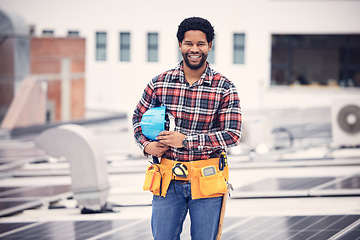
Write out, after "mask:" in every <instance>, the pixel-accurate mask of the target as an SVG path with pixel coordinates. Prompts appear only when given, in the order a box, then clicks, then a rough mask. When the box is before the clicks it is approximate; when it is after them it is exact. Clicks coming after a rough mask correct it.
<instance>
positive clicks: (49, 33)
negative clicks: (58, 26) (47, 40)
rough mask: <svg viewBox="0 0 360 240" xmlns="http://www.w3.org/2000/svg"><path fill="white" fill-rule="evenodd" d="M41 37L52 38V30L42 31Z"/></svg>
mask: <svg viewBox="0 0 360 240" xmlns="http://www.w3.org/2000/svg"><path fill="white" fill-rule="evenodd" d="M42 35H43V36H44V37H53V36H54V30H43V31H42Z"/></svg>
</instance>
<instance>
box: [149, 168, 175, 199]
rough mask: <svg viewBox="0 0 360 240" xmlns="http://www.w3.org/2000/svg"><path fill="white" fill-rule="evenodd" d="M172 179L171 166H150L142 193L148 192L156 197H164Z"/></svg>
mask: <svg viewBox="0 0 360 240" xmlns="http://www.w3.org/2000/svg"><path fill="white" fill-rule="evenodd" d="M171 177H172V171H171V166H166V165H162V164H152V165H150V166H148V168H147V170H146V175H145V181H144V185H143V190H144V191H150V192H152V193H153V194H154V195H157V196H163V197H165V196H166V192H167V189H168V187H169V185H170V182H171Z"/></svg>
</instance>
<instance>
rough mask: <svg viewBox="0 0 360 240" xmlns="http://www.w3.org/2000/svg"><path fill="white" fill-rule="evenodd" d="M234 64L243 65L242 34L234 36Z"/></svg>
mask: <svg viewBox="0 0 360 240" xmlns="http://www.w3.org/2000/svg"><path fill="white" fill-rule="evenodd" d="M234 63H235V64H244V63H245V34H243V33H235V34H234Z"/></svg>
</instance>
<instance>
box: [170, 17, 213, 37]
mask: <svg viewBox="0 0 360 240" xmlns="http://www.w3.org/2000/svg"><path fill="white" fill-rule="evenodd" d="M190 30H199V31H202V32H203V33H205V35H206V40H207V41H208V43H210V42H212V41H213V40H214V36H215V33H214V27H213V26H211V23H210V22H209V21H208V20H206V19H204V18H201V17H190V18H186V19H184V20H183V21H182V22H181V23H180V25H179V27H178V31H177V34H176V37H177V39H178V41H179V42H182V41H183V40H184V36H185V33H186V32H187V31H190Z"/></svg>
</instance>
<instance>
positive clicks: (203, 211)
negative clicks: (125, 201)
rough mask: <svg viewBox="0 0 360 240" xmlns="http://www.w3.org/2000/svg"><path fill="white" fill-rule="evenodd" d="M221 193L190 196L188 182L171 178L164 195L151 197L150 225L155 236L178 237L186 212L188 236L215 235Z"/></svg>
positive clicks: (166, 239)
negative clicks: (188, 228) (193, 197)
mask: <svg viewBox="0 0 360 240" xmlns="http://www.w3.org/2000/svg"><path fill="white" fill-rule="evenodd" d="M222 198H223V197H215V198H202V199H195V200H193V199H192V198H191V186H190V183H188V182H180V181H175V182H174V181H171V183H170V185H169V188H168V191H167V193H166V197H159V196H155V195H154V197H153V201H152V217H151V228H152V234H153V237H154V239H155V240H173V239H180V234H181V231H182V227H183V223H184V220H185V217H186V214H187V212H188V211H189V214H190V221H191V229H190V232H191V239H193V240H201V239H204V240H211V239H216V235H217V232H218V226H219V218H220V211H221V205H222Z"/></svg>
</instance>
